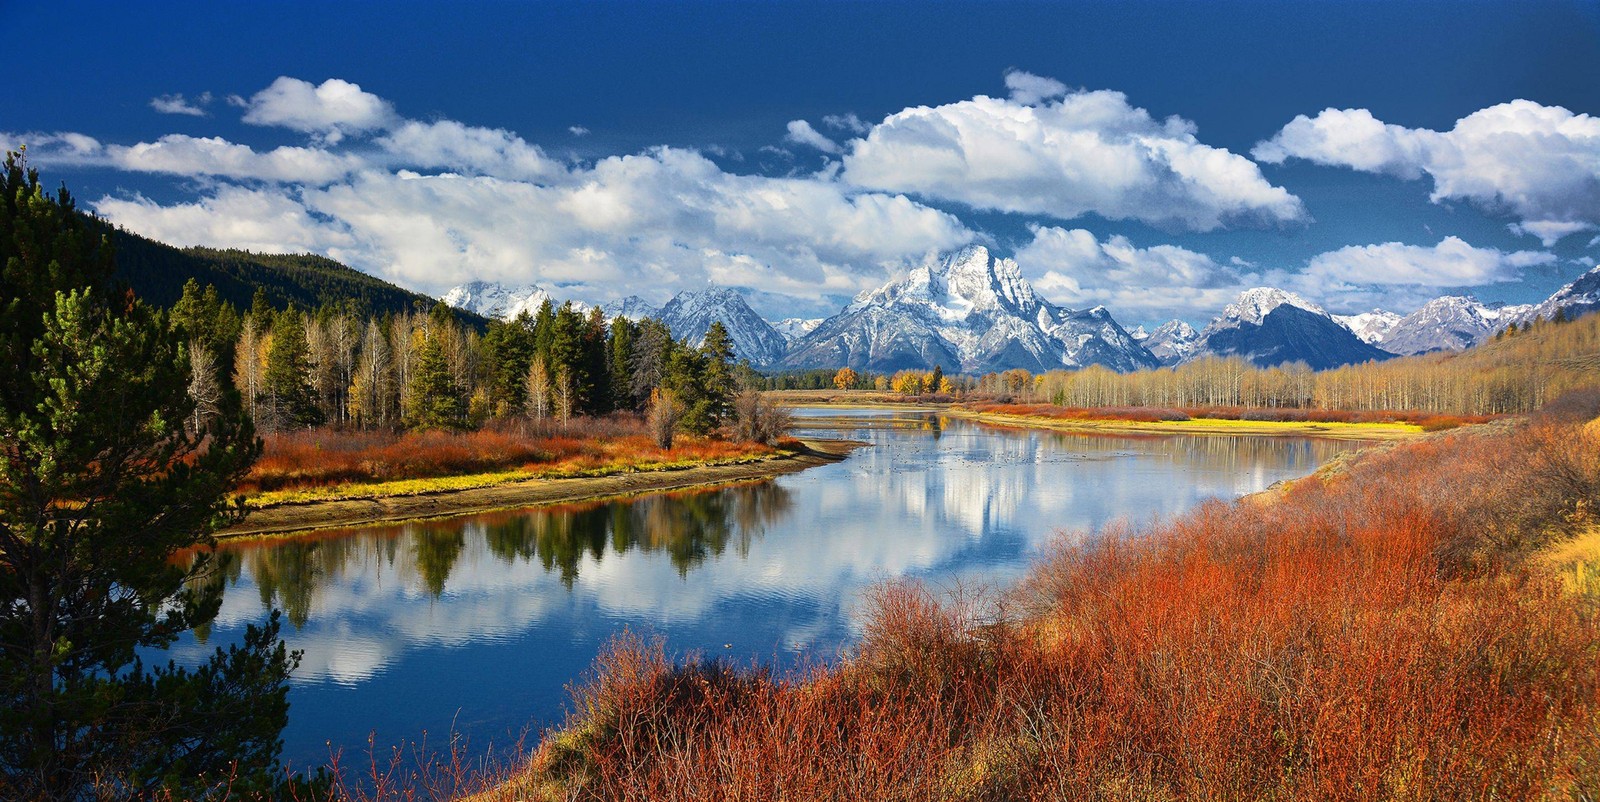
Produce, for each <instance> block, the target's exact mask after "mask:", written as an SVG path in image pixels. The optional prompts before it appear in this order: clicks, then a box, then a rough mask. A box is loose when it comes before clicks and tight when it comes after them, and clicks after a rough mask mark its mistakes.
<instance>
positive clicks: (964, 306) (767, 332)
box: [444, 245, 1600, 373]
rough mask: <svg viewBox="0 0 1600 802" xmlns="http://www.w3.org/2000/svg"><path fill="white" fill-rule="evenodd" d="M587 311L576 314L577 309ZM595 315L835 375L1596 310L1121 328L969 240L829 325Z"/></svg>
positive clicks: (1319, 340) (1371, 335)
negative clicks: (727, 341) (1050, 296)
mask: <svg viewBox="0 0 1600 802" xmlns="http://www.w3.org/2000/svg"><path fill="white" fill-rule="evenodd" d="M548 297H550V293H549V292H548V291H547V290H545V289H543V288H540V287H538V286H535V285H528V286H524V287H515V288H507V287H504V286H502V285H499V284H494V283H488V282H470V283H468V284H463V285H461V286H459V287H456V288H454V289H452V290H451V291H450V292H448V293H446V295H445V297H444V301H445V302H446V303H448V304H450V305H452V306H456V307H458V308H460V309H463V310H466V311H468V312H472V313H476V314H481V315H485V316H494V317H502V318H510V317H514V316H515V315H516V314H517V312H519V311H521V310H523V309H527V310H528V311H529V312H530V313H532V312H534V311H537V308H538V306H539V304H541V303H543V301H544V300H545V299H546V298H548ZM585 308H587V307H585ZM604 310H605V312H606V315H607V316H608V317H611V316H615V315H618V314H620V315H623V316H625V317H629V318H633V319H640V318H644V317H652V318H657V319H660V320H662V321H663V322H665V323H666V324H667V325H668V327H669V328H670V329H671V330H672V332H673V334H674V336H677V337H680V338H687V339H689V340H690V341H691V342H693V343H699V342H700V341H701V340H702V339H703V338H704V336H705V331H706V329H707V328H709V326H710V325H711V323H712V322H713V321H721V322H722V323H723V325H724V326H725V327H727V329H728V333H729V335H730V336H731V338H732V339H733V342H734V350H735V353H736V355H738V356H739V357H741V358H744V359H748V360H750V362H751V363H752V364H754V365H757V366H760V367H765V368H772V369H782V370H799V369H809V368H838V367H845V366H849V367H852V368H856V369H858V370H863V369H864V370H873V371H894V370H901V369H927V368H930V367H932V366H934V365H940V366H943V367H944V368H945V369H946V370H949V371H952V372H963V373H985V372H990V371H1000V370H1008V369H1011V368H1022V369H1025V370H1029V371H1034V372H1039V371H1045V370H1055V369H1063V368H1066V369H1071V368H1078V367H1085V366H1088V365H1103V366H1105V367H1109V368H1111V369H1113V370H1119V371H1129V370H1138V369H1140V368H1148V367H1155V366H1159V365H1178V364H1182V363H1185V362H1189V361H1193V360H1195V359H1199V358H1201V357H1205V356H1240V357H1243V358H1245V359H1247V360H1249V361H1250V362H1251V363H1253V364H1256V365H1259V366H1270V365H1277V364H1283V363H1286V362H1304V363H1305V364H1307V365H1309V366H1311V367H1312V368H1314V369H1319V370H1321V369H1325V368H1331V367H1337V366H1339V365H1346V364H1352V363H1358V362H1366V361H1369V360H1375V359H1388V358H1391V357H1393V356H1396V355H1410V354H1420V353H1427V352H1430V351H1455V350H1461V349H1463V348H1468V347H1470V346H1473V345H1476V344H1478V343H1480V342H1483V341H1484V340H1486V339H1489V338H1491V337H1493V336H1494V335H1495V334H1496V333H1497V332H1500V331H1502V330H1504V329H1505V328H1506V327H1507V326H1509V325H1512V324H1516V325H1519V326H1521V325H1526V324H1527V323H1530V322H1532V321H1534V320H1539V319H1548V318H1551V317H1554V316H1555V315H1556V314H1557V312H1558V311H1565V313H1566V315H1567V316H1568V317H1576V316H1578V315H1581V314H1586V313H1588V312H1592V311H1596V310H1600V268H1596V269H1593V270H1591V271H1589V272H1588V273H1586V274H1585V275H1583V276H1580V277H1579V278H1578V279H1577V280H1576V281H1574V282H1572V283H1571V284H1569V285H1567V286H1566V287H1563V288H1562V289H1561V290H1559V291H1557V292H1556V293H1554V294H1553V295H1551V296H1550V297H1549V298H1548V299H1546V300H1545V301H1543V302H1542V303H1539V304H1525V305H1505V304H1497V303H1483V302H1480V301H1478V300H1476V299H1474V298H1470V297H1466V296H1454V295H1452V296H1444V297H1440V298H1435V299H1434V300H1432V301H1429V302H1428V303H1426V304H1424V305H1423V306H1422V307H1421V308H1419V309H1417V310H1416V311H1414V312H1411V313H1410V314H1407V315H1400V314H1397V313H1394V312H1390V311H1386V310H1382V309H1374V310H1372V311H1370V312H1364V313H1360V314H1355V315H1334V314H1330V313H1329V312H1328V311H1327V310H1325V309H1323V308H1322V307H1320V306H1318V305H1317V304H1315V303H1312V302H1311V301H1308V300H1306V299H1305V298H1303V297H1301V296H1299V295H1296V294H1294V293H1292V292H1288V291H1285V290H1281V289H1276V288H1271V287H1259V288H1254V289H1249V290H1246V291H1244V292H1242V293H1240V295H1239V296H1238V297H1237V298H1236V299H1235V300H1234V301H1233V303H1230V304H1229V305H1228V306H1227V307H1226V308H1225V309H1224V310H1223V311H1222V314H1221V315H1219V316H1217V317H1216V318H1215V319H1213V320H1212V321H1210V323H1208V324H1207V325H1206V327H1205V328H1204V329H1201V330H1198V331H1197V330H1196V329H1195V328H1194V327H1193V326H1190V325H1189V324H1188V323H1185V322H1183V321H1181V320H1172V321H1168V322H1167V323H1163V324H1162V325H1160V326H1158V327H1156V328H1155V329H1154V330H1152V331H1150V332H1148V333H1147V332H1145V330H1144V329H1143V328H1142V327H1139V328H1136V329H1134V330H1133V332H1131V333H1130V332H1129V330H1127V329H1124V328H1123V327H1122V326H1121V325H1120V324H1118V323H1117V321H1116V319H1115V318H1113V317H1112V315H1111V313H1110V312H1109V311H1107V310H1106V309H1105V308H1104V307H1098V306H1097V307H1094V308H1091V309H1086V310H1073V309H1067V308H1063V307H1058V306H1055V305H1054V304H1051V303H1050V302H1049V301H1047V300H1045V299H1044V298H1043V297H1041V296H1040V295H1039V294H1038V292H1037V291H1036V290H1035V289H1034V288H1033V286H1032V285H1031V284H1030V283H1029V282H1028V281H1027V280H1026V279H1025V278H1023V276H1022V274H1021V271H1020V270H1019V269H1018V267H1017V264H1016V262H1015V261H1014V260H1011V259H1007V258H998V257H994V256H993V255H991V254H990V253H989V251H988V249H987V248H985V247H983V246H981V245H976V246H969V247H967V248H963V249H961V250H959V251H957V252H955V253H951V254H948V255H945V256H942V257H938V256H935V257H930V258H928V259H927V260H925V261H924V262H923V263H922V264H921V265H918V266H917V267H915V268H913V269H912V270H911V271H909V272H908V273H907V274H906V275H904V276H901V277H898V278H896V279H894V280H892V281H890V282H889V283H887V284H885V285H883V286H881V287H879V288H877V289H874V290H869V291H867V292H863V293H861V294H860V295H858V296H856V298H855V299H854V300H853V301H851V303H849V304H848V305H846V306H845V308H844V309H842V310H840V311H839V312H838V313H837V314H835V315H833V316H832V317H828V318H823V319H816V318H810V319H807V318H790V319H786V320H782V321H779V322H777V323H771V322H768V321H766V320H764V319H762V318H761V316H760V315H758V314H757V313H756V312H755V311H754V310H752V309H751V308H750V306H749V305H748V304H747V303H746V302H745V300H744V297H743V296H742V295H740V294H739V292H738V291H736V290H732V289H726V288H709V289H705V290H699V291H684V292H680V293H678V294H677V295H676V296H674V297H673V298H672V299H671V300H669V301H668V302H667V303H666V304H665V305H664V306H662V307H659V308H658V307H655V306H653V305H651V304H650V303H648V302H647V301H645V300H643V299H641V298H638V297H636V296H630V297H628V298H625V299H623V300H621V301H618V302H615V303H612V304H607V305H606V306H605V307H604Z"/></svg>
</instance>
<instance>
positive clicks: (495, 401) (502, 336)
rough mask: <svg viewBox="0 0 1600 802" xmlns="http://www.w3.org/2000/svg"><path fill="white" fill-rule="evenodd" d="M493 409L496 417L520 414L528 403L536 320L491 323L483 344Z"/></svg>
mask: <svg viewBox="0 0 1600 802" xmlns="http://www.w3.org/2000/svg"><path fill="white" fill-rule="evenodd" d="M480 344H481V348H482V350H483V372H484V375H485V377H486V379H487V383H488V388H487V389H488V394H489V406H490V409H491V410H493V413H494V415H495V416H496V417H505V416H508V415H515V414H520V413H521V412H522V411H523V409H524V408H525V407H526V406H527V403H528V368H529V366H530V365H531V364H532V362H533V352H534V348H533V317H532V316H531V315H529V314H528V313H527V312H526V311H524V312H522V313H521V314H519V315H517V317H516V319H515V320H512V321H509V322H503V321H499V320H494V321H490V322H489V330H488V331H487V332H486V333H485V334H484V335H483V339H482V340H481V341H480Z"/></svg>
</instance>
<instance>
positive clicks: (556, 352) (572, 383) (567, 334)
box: [550, 301, 589, 411]
mask: <svg viewBox="0 0 1600 802" xmlns="http://www.w3.org/2000/svg"><path fill="white" fill-rule="evenodd" d="M584 328H585V327H584V321H583V315H581V314H579V313H578V310H576V309H573V308H572V302H571V301H568V302H567V303H564V304H562V305H561V308H560V309H558V310H557V311H556V319H555V325H554V327H553V330H552V336H551V339H550V371H551V374H552V375H554V376H556V377H558V378H557V380H556V385H557V387H558V388H560V387H561V379H560V378H559V377H560V376H562V375H563V374H564V375H565V376H566V378H567V386H566V397H567V399H568V401H569V402H570V403H571V409H570V410H569V411H578V410H579V409H581V408H582V405H583V403H584V399H585V398H586V397H587V395H588V389H589V376H588V373H587V372H586V371H585V367H586V366H585V363H584V349H583V344H584Z"/></svg>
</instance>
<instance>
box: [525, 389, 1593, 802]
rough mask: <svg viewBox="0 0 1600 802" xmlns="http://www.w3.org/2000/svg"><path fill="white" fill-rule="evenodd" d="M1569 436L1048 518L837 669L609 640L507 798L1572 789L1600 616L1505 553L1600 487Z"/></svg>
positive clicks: (1588, 715)
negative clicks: (1025, 548) (1085, 524)
mask: <svg viewBox="0 0 1600 802" xmlns="http://www.w3.org/2000/svg"><path fill="white" fill-rule="evenodd" d="M1583 432H1584V430H1582V429H1581V428H1580V427H1579V426H1578V425H1576V424H1574V423H1573V422H1570V421H1559V420H1547V421H1541V422H1536V423H1534V424H1516V425H1513V424H1509V423H1501V424H1495V425H1493V426H1487V427H1477V428H1474V429H1468V430H1462V431H1459V432H1451V433H1448V434H1445V435H1441V436H1439V437H1436V438H1429V439H1428V440H1425V441H1420V442H1414V443H1406V444H1400V445H1395V446H1392V447H1388V448H1386V449H1382V450H1377V451H1374V452H1372V453H1370V454H1368V455H1366V456H1365V457H1364V458H1362V459H1358V460H1356V461H1355V462H1354V463H1353V464H1351V465H1348V466H1346V467H1345V469H1344V470H1343V471H1341V472H1338V473H1330V474H1327V475H1321V476H1319V477H1316V478H1313V479H1308V480H1305V481H1302V482H1299V483H1296V484H1295V485H1293V486H1292V487H1291V488H1290V489H1289V490H1287V491H1286V492H1284V493H1283V494H1281V495H1280V496H1278V497H1276V498H1274V499H1273V500H1271V501H1270V502H1261V501H1255V500H1244V501H1240V502H1234V503H1222V502H1213V503H1208V504H1205V505H1203V506H1201V507H1200V508H1198V509H1197V510H1195V511H1193V512H1192V513H1190V514H1188V515H1185V516H1183V517H1181V518H1179V519H1177V520H1173V521H1170V522H1167V523H1164V524H1159V525H1154V526H1151V527H1148V528H1145V529H1142V530H1134V529H1130V528H1126V527H1122V528H1116V527H1114V528H1111V529H1108V530H1105V531H1101V532H1098V533H1094V534H1093V535H1088V536H1079V537H1065V538H1063V539H1062V540H1061V541H1060V542H1059V543H1058V544H1057V545H1056V546H1055V547H1054V548H1053V549H1052V550H1051V551H1050V552H1049V553H1048V554H1047V555H1045V556H1044V557H1043V559H1042V560H1041V562H1040V563H1039V564H1038V566H1037V567H1036V568H1035V569H1034V570H1033V571H1032V573H1031V574H1030V575H1029V577H1028V578H1027V579H1026V580H1025V581H1024V582H1022V583H1021V584H1020V585H1019V586H1018V587H1016V588H1014V589H1012V590H1011V591H1008V592H1007V593H1005V594H988V595H986V596H985V595H972V594H964V595H961V596H959V597H957V598H954V599H948V598H945V597H944V596H943V595H941V594H936V593H934V592H932V591H930V590H929V589H927V588H924V587H920V586H917V585H914V584H910V585H908V584H897V585H891V586H888V587H885V588H883V589H881V590H880V591H878V592H877V593H876V595H875V596H874V598H873V599H872V603H871V612H870V613H869V615H868V617H867V619H866V624H865V632H864V636H863V639H862V641H861V643H860V644H859V646H858V647H857V648H856V650H855V651H854V653H853V654H852V655H851V656H850V657H848V658H846V659H845V660H843V661H842V662H840V663H838V664H837V665H833V666H817V667H813V668H810V669H807V670H804V671H798V672H794V673H792V674H788V675H782V676H774V675H772V674H770V673H768V672H766V671H764V670H759V669H748V670H746V669H734V668H730V667H728V666H726V665H724V664H721V663H714V662H713V663H706V662H700V661H695V660H690V661H688V662H683V663H679V662H673V661H671V660H669V659H668V658H667V657H666V656H665V655H664V654H663V652H662V650H661V647H660V645H659V644H655V645H652V644H650V643H648V642H645V641H643V640H641V639H638V638H636V637H632V636H629V637H625V638H623V639H621V640H620V641H618V642H617V643H616V644H614V645H613V647H612V648H611V649H610V650H609V651H608V652H606V653H605V654H604V655H603V656H602V657H601V658H600V660H599V662H598V663H597V666H596V674H595V676H594V678H593V679H592V680H591V681H589V682H588V683H586V684H583V685H581V686H579V687H578V688H577V689H576V691H575V708H574V710H573V715H572V718H571V720H570V721H569V722H568V723H567V725H566V726H565V727H564V728H563V729H561V730H558V731H555V732H552V733H550V734H548V735H547V737H546V739H545V741H544V742H543V744H542V745H541V747H540V749H539V751H538V752H537V754H536V756H535V758H534V761H533V764H532V767H531V768H530V769H529V771H528V772H527V773H526V774H525V775H524V776H523V777H522V778H521V779H519V780H518V781H517V782H515V783H513V784H511V785H508V786H504V787H503V788H502V790H501V792H502V793H503V794H507V795H508V796H507V797H506V798H512V797H511V796H509V795H510V794H512V793H513V789H514V790H515V793H517V794H523V793H531V792H539V793H546V794H549V795H551V796H552V798H577V799H601V800H613V799H614V800H623V799H652V800H699V799H880V800H881V799H898V800H918V801H919V802H920V801H921V800H930V799H994V800H1000V799H1039V800H1044V799H1052V800H1053V799H1090V800H1094V799H1107V800H1111V799H1116V800H1143V799H1150V800H1155V799H1180V798H1186V799H1319V800H1324V799H1325V800H1375V799H1463V800H1470V799H1579V798H1590V799H1592V798H1595V794H1596V793H1597V791H1600V728H1597V721H1600V718H1597V709H1600V708H1597V705H1600V622H1597V618H1596V615H1597V611H1596V610H1595V609H1594V607H1593V604H1592V601H1585V600H1584V598H1583V597H1580V596H1576V595H1573V594H1571V593H1570V592H1568V591H1566V590H1564V589H1563V588H1562V587H1561V586H1560V584H1559V583H1558V582H1557V581H1556V580H1555V579H1554V578H1553V577H1551V576H1549V575H1547V574H1545V573H1543V572H1542V570H1541V569H1539V568H1537V567H1535V566H1536V561H1531V560H1527V559H1524V558H1525V557H1526V556H1527V555H1528V554H1530V553H1532V552H1533V551H1534V550H1536V549H1538V548H1540V547H1541V546H1543V545H1545V544H1546V543H1548V542H1549V541H1550V540H1552V539H1555V538H1560V537H1562V536H1563V535H1564V533H1566V532H1569V531H1571V530H1572V529H1573V528H1574V527H1577V526H1579V525H1582V524H1583V523H1584V521H1585V520H1586V518H1585V516H1586V515H1588V514H1589V511H1592V510H1593V509H1595V504H1596V503H1597V502H1600V458H1597V454H1600V441H1597V439H1596V438H1595V437H1594V436H1593V435H1592V434H1584V433H1583ZM536 796H537V794H536Z"/></svg>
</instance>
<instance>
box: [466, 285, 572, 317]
mask: <svg viewBox="0 0 1600 802" xmlns="http://www.w3.org/2000/svg"><path fill="white" fill-rule="evenodd" d="M439 300H441V301H443V302H444V303H445V305H446V306H453V307H455V308H457V309H463V310H466V311H468V312H472V313H474V314H478V315H482V316H484V317H487V318H498V319H500V320H510V319H512V318H514V317H516V316H517V315H518V314H520V313H522V312H527V313H528V314H530V315H532V314H535V313H537V312H538V311H539V307H540V305H542V304H543V303H544V302H545V301H547V300H551V298H550V293H549V291H547V290H545V289H544V288H543V287H540V286H539V285H537V284H525V285H522V286H520V287H507V286H506V285H504V284H501V283H500V282H498V281H469V282H467V283H465V284H460V285H457V286H455V287H452V288H451V289H450V291H449V292H447V293H445V294H444V296H443V297H441V298H440V299H439Z"/></svg>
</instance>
